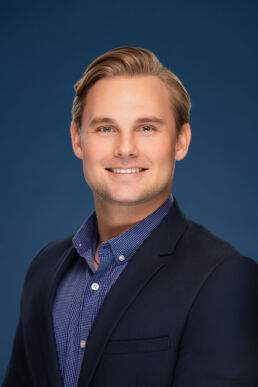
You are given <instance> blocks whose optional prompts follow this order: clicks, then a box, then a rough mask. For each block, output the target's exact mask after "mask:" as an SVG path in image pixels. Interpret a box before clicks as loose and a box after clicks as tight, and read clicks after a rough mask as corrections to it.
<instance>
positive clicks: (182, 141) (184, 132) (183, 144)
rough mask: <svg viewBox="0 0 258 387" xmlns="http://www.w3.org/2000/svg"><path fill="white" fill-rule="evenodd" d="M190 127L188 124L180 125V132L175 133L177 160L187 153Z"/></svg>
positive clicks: (190, 134)
mask: <svg viewBox="0 0 258 387" xmlns="http://www.w3.org/2000/svg"><path fill="white" fill-rule="evenodd" d="M191 136H192V133H191V128H190V125H189V124H187V123H186V124H184V125H182V127H181V129H180V132H179V133H178V135H177V143H176V153H175V159H176V160H177V161H179V160H183V158H185V156H186V155H187V152H188V149H189V145H190V141H191Z"/></svg>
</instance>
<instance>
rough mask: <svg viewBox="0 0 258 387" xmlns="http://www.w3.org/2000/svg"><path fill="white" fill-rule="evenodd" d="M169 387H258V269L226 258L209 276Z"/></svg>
mask: <svg viewBox="0 0 258 387" xmlns="http://www.w3.org/2000/svg"><path fill="white" fill-rule="evenodd" d="M172 386H173V387H188V386H198V387H231V386H232V387H233V386H234V387H240V386H241V387H258V266H257V264H256V263H255V262H254V261H253V260H251V259H250V258H246V257H241V256H240V257H238V258H232V259H231V258H230V259H228V260H226V261H224V262H223V263H222V264H220V265H219V266H218V267H217V268H216V269H215V270H214V271H213V272H212V273H211V274H210V276H209V277H208V279H207V280H206V281H205V283H204V284H203V286H202V287H201V289H200V291H199V294H198V295H197V297H196V299H195V301H194V303H193V305H192V308H191V311H190V313H189V317H188V320H187V323H186V326H185V329H184V334H183V336H182V340H181V345H180V351H179V357H178V361H177V365H176V370H175V377H174V380H173V384H172Z"/></svg>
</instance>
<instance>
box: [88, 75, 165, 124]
mask: <svg viewBox="0 0 258 387" xmlns="http://www.w3.org/2000/svg"><path fill="white" fill-rule="evenodd" d="M150 113H151V114H152V115H159V116H161V118H163V119H164V118H165V117H166V116H171V115H172V109H171V103H170V94H169V91H168V89H167V87H166V85H165V84H164V83H163V82H162V81H161V80H160V79H159V78H158V77H156V76H153V75H137V76H124V75H123V76H115V77H112V78H104V79H101V80H99V81H97V82H96V83H95V84H94V85H93V86H92V87H91V89H90V90H89V92H88V95H87V97H86V101H85V108H84V113H83V120H84V119H92V117H93V116H95V115H101V116H103V115H105V116H108V115H113V116H114V115H115V116H120V115H123V116H125V115H129V116H130V117H131V118H133V117H136V116H137V115H142V114H150ZM170 118H171V117H170Z"/></svg>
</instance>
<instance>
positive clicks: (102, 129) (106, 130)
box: [98, 126, 113, 133]
mask: <svg viewBox="0 0 258 387" xmlns="http://www.w3.org/2000/svg"><path fill="white" fill-rule="evenodd" d="M112 130H113V129H112V128H111V127H110V126H101V127H100V128H98V132H102V133H110V132H112Z"/></svg>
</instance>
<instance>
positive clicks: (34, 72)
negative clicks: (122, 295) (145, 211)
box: [0, 0, 258, 382]
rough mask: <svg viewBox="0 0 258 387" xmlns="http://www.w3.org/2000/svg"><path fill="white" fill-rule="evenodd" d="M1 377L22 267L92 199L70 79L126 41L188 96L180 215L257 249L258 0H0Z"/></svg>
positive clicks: (177, 188) (67, 229)
mask: <svg viewBox="0 0 258 387" xmlns="http://www.w3.org/2000/svg"><path fill="white" fill-rule="evenodd" d="M0 14H1V16H0V18H1V20H0V29H1V72H0V80H1V133H2V135H1V136H2V137H1V158H2V161H1V168H2V171H1V176H2V178H1V181H2V183H1V205H2V206H1V207H2V216H1V244H0V246H1V279H0V281H1V291H0V296H1V311H2V313H1V329H0V335H1V337H0V339H1V345H0V362H1V363H0V382H1V381H2V378H3V375H4V372H5V369H6V365H7V362H8V359H9V356H10V352H11V345H12V340H13V335H14V331H15V326H16V323H17V318H18V312H19V299H20V293H21V289H22V283H23V279H24V276H25V272H26V269H27V267H28V265H29V263H30V262H31V260H32V259H33V257H34V255H35V254H36V253H37V252H38V250H39V249H41V248H42V246H43V245H44V244H46V243H47V242H49V241H50V240H53V239H55V238H58V237H62V236H65V235H67V234H70V233H72V232H74V231H76V230H77V228H78V227H79V226H80V225H81V223H82V222H83V221H84V219H85V218H86V217H87V216H88V214H89V212H90V211H91V210H92V209H93V201H92V198H91V193H90V191H89V189H88V188H87V186H86V184H85V182H84V178H83V173H82V168H81V162H80V161H79V160H77V159H75V157H74V156H73V154H72V149H71V145H70V137H69V125H70V120H71V113H70V111H71V104H72V99H73V96H74V93H73V84H74V83H75V81H76V80H77V79H78V78H79V77H80V76H81V75H82V72H83V71H84V70H85V67H86V65H87V64H89V62H90V61H92V60H93V59H94V58H95V57H96V56H98V55H100V54H102V53H103V52H105V51H107V50H109V49H111V48H113V47H116V46H121V45H132V46H140V47H146V48H149V49H151V50H153V51H154V52H155V53H156V54H157V55H158V57H159V58H160V59H161V61H162V62H163V63H164V64H165V65H166V66H168V67H170V68H171V69H172V70H173V71H174V72H175V73H176V74H177V75H178V76H179V77H180V78H181V79H182V81H183V83H184V84H185V86H186V88H187V90H188V91H189V93H190V96H191V99H192V105H193V109H192V116H191V126H192V132H193V138H192V144H191V149H190V153H189V155H188V157H187V159H186V160H185V161H183V162H181V163H178V165H177V167H176V175H175V182H174V194H175V196H176V197H177V199H178V200H179V203H180V205H181V207H182V209H183V210H184V212H185V213H186V215H187V216H189V217H191V218H193V219H194V220H196V221H198V222H201V223H202V224H204V225H205V226H207V227H208V228H209V229H211V230H212V231H213V232H214V233H216V234H218V235H219V236H220V237H223V238H224V239H226V240H228V241H230V242H231V243H232V244H234V245H235V246H236V247H237V248H239V249H240V250H241V251H242V252H243V253H244V254H246V255H249V256H252V257H253V258H254V259H257V258H258V256H257V231H258V227H257V218H258V206H257V196H258V184H257V164H258V154H257V143H258V130H257V117H256V116H257V103H258V97H257V87H258V77H257V68H258V55H257V37H258V36H257V35H258V33H257V31H258V18H257V15H258V3H257V1H250V0H249V1H247V0H245V1H233V0H232V1H228V0H224V1H219V0H217V1H209V2H207V1H196V0H195V1H172V0H171V1H165V0H159V1H153V0H148V1H146V0H141V1H140V0H138V1H136V0H131V1H130V2H127V1H125V2H121V1H116V0H111V1H104V0H102V1H101V0H99V1H95V2H93V1H86V0H85V1H76V0H75V1H74V2H71V1H64V0H63V1H60V2H59V1H53V2H48V1H46V0H45V1H41V2H27V1H22V2H21V1H10V0H9V1H1V12H0Z"/></svg>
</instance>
